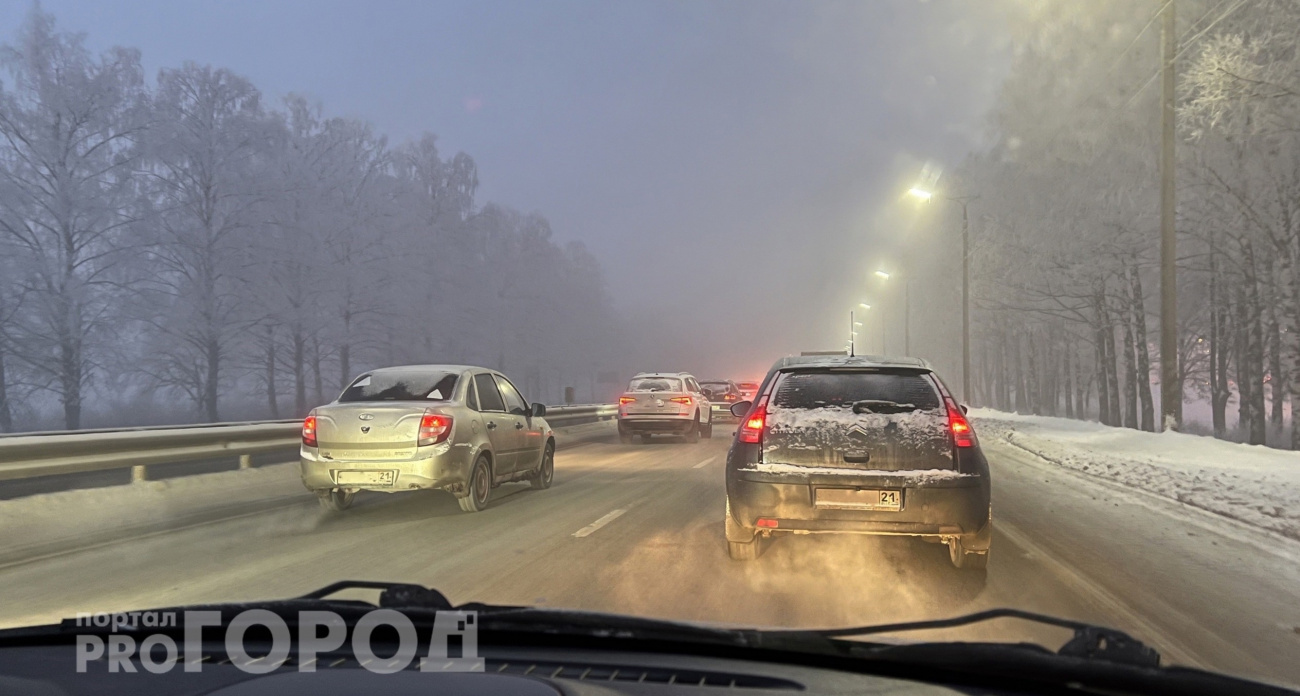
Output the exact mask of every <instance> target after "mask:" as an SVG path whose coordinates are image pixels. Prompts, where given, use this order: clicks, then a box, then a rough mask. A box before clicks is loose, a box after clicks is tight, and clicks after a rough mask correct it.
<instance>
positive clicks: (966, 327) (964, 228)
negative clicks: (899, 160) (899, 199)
mask: <svg viewBox="0 0 1300 696" xmlns="http://www.w3.org/2000/svg"><path fill="white" fill-rule="evenodd" d="M908 193H909V194H911V195H912V196H914V197H916V198H919V199H921V201H923V202H928V201H929V200H930V199H931V198H933V197H934V192H933V191H931V190H929V189H925V188H921V187H920V186H913V187H912V188H911V189H910V190H909V191H908ZM942 198H943V199H944V200H946V201H949V202H951V203H957V204H959V205H961V398H962V400H963V401H970V216H969V215H968V213H967V210H966V205H967V204H968V203H970V202H971V201H973V200H975V199H976V198H979V196H943V197H942Z"/></svg>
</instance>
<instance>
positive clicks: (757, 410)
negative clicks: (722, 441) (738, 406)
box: [736, 398, 767, 444]
mask: <svg viewBox="0 0 1300 696" xmlns="http://www.w3.org/2000/svg"><path fill="white" fill-rule="evenodd" d="M766 425H767V399H766V398H764V399H763V400H762V401H760V402H758V405H757V406H755V407H754V410H753V411H751V412H750V414H749V416H748V417H746V418H745V424H744V425H742V426H741V427H740V432H739V433H738V434H737V435H736V438H737V439H739V440H740V441H741V442H748V443H750V444H754V443H758V442H762V441H763V428H764V427H765V426H766Z"/></svg>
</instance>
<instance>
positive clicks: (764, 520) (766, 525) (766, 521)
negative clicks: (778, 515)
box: [754, 517, 777, 529]
mask: <svg viewBox="0 0 1300 696" xmlns="http://www.w3.org/2000/svg"><path fill="white" fill-rule="evenodd" d="M754 526H755V527H758V528H759V529H776V527H777V521H776V520H774V519H772V518H770V517H760V518H758V520H757V521H756V522H754Z"/></svg>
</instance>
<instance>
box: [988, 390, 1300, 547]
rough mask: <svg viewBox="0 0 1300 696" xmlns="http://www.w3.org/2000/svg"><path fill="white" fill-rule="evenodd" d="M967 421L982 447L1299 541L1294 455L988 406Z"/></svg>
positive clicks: (1299, 465) (1298, 460)
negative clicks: (1017, 451)
mask: <svg viewBox="0 0 1300 696" xmlns="http://www.w3.org/2000/svg"><path fill="white" fill-rule="evenodd" d="M970 416H971V417H972V418H973V419H974V420H975V428H976V432H977V433H978V435H979V436H980V437H981V438H983V439H984V440H985V441H986V442H987V441H988V440H990V439H992V438H1001V439H1004V440H1006V441H1008V442H1010V443H1012V444H1014V445H1017V446H1019V447H1022V448H1024V449H1026V450H1029V451H1031V452H1033V453H1035V454H1037V455H1039V456H1041V457H1042V458H1044V459H1046V460H1048V461H1050V462H1053V463H1055V464H1057V465H1060V466H1063V467H1066V468H1069V469H1074V470H1077V471H1081V472H1084V473H1087V474H1092V475H1094V476H1099V477H1102V478H1107V479H1110V480H1112V481H1116V482H1118V483H1121V484H1124V485H1126V486H1132V487H1134V488H1139V489H1142V490H1144V491H1147V492H1150V493H1155V494H1157V495H1160V496H1163V497H1166V498H1170V499H1173V500H1177V501H1180V502H1183V503H1185V504H1187V505H1192V506H1195V507H1198V508H1202V509H1204V510H1208V511H1210V512H1214V513H1217V514H1220V515H1223V516H1225V517H1230V518H1232V519H1235V520H1238V521H1241V522H1245V523H1247V524H1250V525H1253V526H1256V527H1260V528H1263V529H1267V530H1271V531H1274V532H1278V533H1280V534H1283V535H1285V536H1288V537H1291V538H1293V539H1300V452H1290V451H1284V450H1276V449H1270V448H1268V447H1264V446H1262V445H1242V444H1238V443H1234V442H1225V441H1223V440H1216V439H1214V438H1211V437H1204V436H1199V435H1187V434H1184V433H1173V432H1167V433H1147V432H1141V431H1138V430H1131V429H1128V428H1114V427H1110V426H1105V425H1100V424H1098V423H1091V422H1084V421H1076V420H1068V419H1065V418H1050V417H1046V416H1024V415H1019V414H1015V413H1004V412H1001V411H994V410H991V409H971V412H970Z"/></svg>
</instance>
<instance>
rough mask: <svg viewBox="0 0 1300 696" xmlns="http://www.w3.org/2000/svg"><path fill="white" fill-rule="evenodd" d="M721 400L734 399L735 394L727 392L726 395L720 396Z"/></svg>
mask: <svg viewBox="0 0 1300 696" xmlns="http://www.w3.org/2000/svg"><path fill="white" fill-rule="evenodd" d="M722 400H723V401H735V400H736V395H735V394H728V395H726V396H724V397H722Z"/></svg>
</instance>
